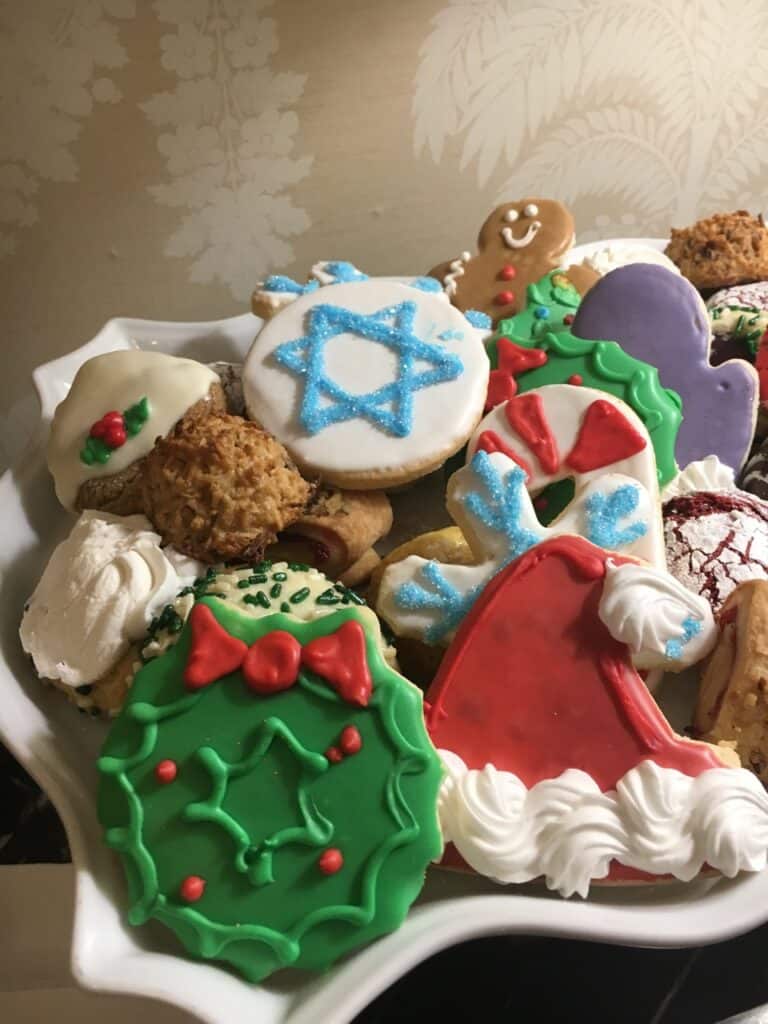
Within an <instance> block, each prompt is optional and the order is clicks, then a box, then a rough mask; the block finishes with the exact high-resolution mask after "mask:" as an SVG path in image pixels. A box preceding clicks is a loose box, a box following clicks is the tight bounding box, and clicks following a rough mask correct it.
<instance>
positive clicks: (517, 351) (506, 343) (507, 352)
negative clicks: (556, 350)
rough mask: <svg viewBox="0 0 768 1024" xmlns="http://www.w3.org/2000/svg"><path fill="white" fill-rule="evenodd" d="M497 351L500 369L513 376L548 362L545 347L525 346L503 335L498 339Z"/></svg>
mask: <svg viewBox="0 0 768 1024" xmlns="http://www.w3.org/2000/svg"><path fill="white" fill-rule="evenodd" d="M496 351H497V352H498V355H499V369H500V370H505V371H506V372H507V373H511V374H512V376H513V377H517V376H518V374H521V373H525V371H526V370H535V369H536V367H537V366H543V365H544V364H545V363H546V362H547V353H546V352H545V351H544V349H543V348H525V347H524V346H523V345H516V344H515V342H514V341H512V340H511V338H506V337H504V336H503V335H502V337H501V338H497V340H496Z"/></svg>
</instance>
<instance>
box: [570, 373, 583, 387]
mask: <svg viewBox="0 0 768 1024" xmlns="http://www.w3.org/2000/svg"><path fill="white" fill-rule="evenodd" d="M568 383H569V384H583V383H584V378H583V377H582V376H581V374H580V373H572V374H571V376H570V377H569V378H568Z"/></svg>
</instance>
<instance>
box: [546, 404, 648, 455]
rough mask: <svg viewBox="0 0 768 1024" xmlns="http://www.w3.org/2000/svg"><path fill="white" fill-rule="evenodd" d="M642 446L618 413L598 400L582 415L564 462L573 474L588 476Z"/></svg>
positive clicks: (635, 434)
mask: <svg viewBox="0 0 768 1024" xmlns="http://www.w3.org/2000/svg"><path fill="white" fill-rule="evenodd" d="M646 444H647V441H646V440H645V438H644V437H643V435H642V434H641V433H640V432H639V431H637V430H635V428H634V427H633V426H632V424H631V423H630V422H629V420H628V419H627V418H626V416H625V415H624V414H623V413H622V411H621V410H620V409H617V408H616V406H615V405H613V404H612V403H611V402H606V401H605V400H604V399H602V398H600V399H598V400H597V401H596V402H593V403H592V405H590V406H589V407H588V408H587V411H586V412H585V413H584V418H583V419H582V421H581V427H580V428H579V436H578V437H577V438H576V444H574V446H573V448H572V449H571V450H570V452H569V453H568V455H567V456H566V458H565V462H566V465H568V466H570V467H571V469H575V470H576V472H577V473H589V472H590V471H591V470H593V469H602V467H603V466H610V465H611V464H612V463H614V462H620V461H621V460H622V459H628V458H630V456H632V455H637V453H638V452H641V451H642V450H643V448H645V446H646Z"/></svg>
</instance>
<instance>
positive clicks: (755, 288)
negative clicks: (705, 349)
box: [707, 281, 768, 366]
mask: <svg viewBox="0 0 768 1024" xmlns="http://www.w3.org/2000/svg"><path fill="white" fill-rule="evenodd" d="M707 310H708V312H709V319H710V322H711V328H712V350H711V352H710V362H711V363H712V365H713V366H719V365H720V363H724V362H725V361H726V359H747V360H749V362H750V363H754V361H755V357H756V355H757V346H758V344H759V342H760V339H761V338H762V336H763V334H765V331H766V330H767V329H768V281H755V282H754V284H737V285H734V287H733V288H721V289H720V291H719V292H715V294H714V295H711V296H710V297H709V298H708V299H707Z"/></svg>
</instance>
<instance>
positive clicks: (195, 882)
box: [179, 875, 205, 903]
mask: <svg viewBox="0 0 768 1024" xmlns="http://www.w3.org/2000/svg"><path fill="white" fill-rule="evenodd" d="M179 892H180V894H181V898H182V899H183V900H184V902H185V903H197V901H198V900H199V899H200V897H201V896H202V895H203V893H204V892H205V879H204V878H200V876H199V875H187V877H186V878H185V879H184V881H183V882H182V883H181V889H180V890H179Z"/></svg>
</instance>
